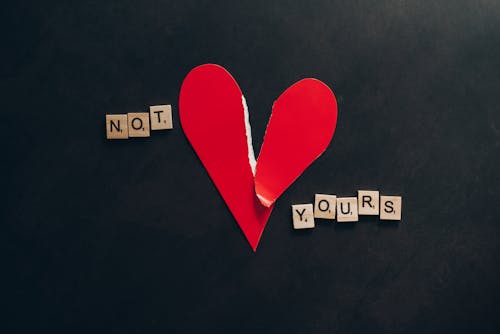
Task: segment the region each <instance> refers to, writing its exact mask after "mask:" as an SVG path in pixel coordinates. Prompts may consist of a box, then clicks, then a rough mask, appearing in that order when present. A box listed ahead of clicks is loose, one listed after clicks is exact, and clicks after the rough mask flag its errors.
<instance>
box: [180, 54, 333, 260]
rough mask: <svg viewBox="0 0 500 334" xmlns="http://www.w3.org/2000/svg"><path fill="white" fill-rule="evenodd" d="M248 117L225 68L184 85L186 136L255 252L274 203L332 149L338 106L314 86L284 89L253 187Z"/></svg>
mask: <svg viewBox="0 0 500 334" xmlns="http://www.w3.org/2000/svg"><path fill="white" fill-rule="evenodd" d="M245 109H246V105H245V104H244V98H243V94H242V93H241V90H240V88H239V86H238V84H237V83H236V81H235V80H234V78H233V77H232V76H231V74H229V72H227V71H226V70H225V69H224V68H223V67H221V66H218V65H214V64H206V65H201V66H198V67H196V68H194V69H193V70H191V72H189V74H188V75H187V76H186V78H185V79H184V82H183V83H182V87H181V91H180V97H179V113H180V120H181V124H182V128H183V130H184V133H185V134H186V137H187V138H188V140H189V141H190V143H191V145H192V146H193V148H194V150H195V152H196V153H197V154H198V157H199V158H200V160H201V162H202V163H203V165H204V166H205V168H206V170H207V172H208V174H209V175H210V177H211V178H212V181H213V182H214V183H215V185H216V187H217V189H218V190H219V192H220V193H221V195H222V197H223V198H224V201H225V202H226V204H227V206H228V207H229V209H230V210H231V212H232V214H233V216H234V217H235V219H236V221H237V222H238V224H239V226H240V228H241V229H242V231H243V233H244V234H245V236H246V238H247V240H248V242H249V243H250V245H251V247H252V249H253V250H254V251H255V250H256V248H257V245H258V243H259V240H260V237H261V235H262V232H263V231H264V228H265V226H266V223H267V220H268V218H269V215H270V214H271V211H272V203H274V201H275V200H276V199H277V198H278V197H279V196H280V195H281V194H282V193H283V192H284V191H285V189H286V188H287V187H288V186H289V185H290V184H291V183H292V182H293V181H294V180H295V179H296V178H297V177H298V176H299V175H300V174H301V173H302V172H303V171H304V170H305V168H307V166H309V165H310V164H311V163H312V162H313V161H314V160H315V159H316V158H317V157H318V156H319V155H320V154H321V153H322V152H323V151H324V150H325V149H326V147H327V146H328V143H329V142H330V140H331V138H332V136H333V132H334V130H335V124H336V120H337V104H336V101H335V96H334V95H333V93H332V92H331V90H330V89H329V88H328V87H327V86H326V85H325V84H323V83H322V82H321V81H319V80H316V79H304V80H301V81H299V82H297V83H296V84H294V85H293V86H291V87H290V88H289V89H287V90H286V91H285V92H284V93H283V94H282V95H281V96H280V97H279V98H278V100H277V101H276V102H275V104H274V106H273V112H272V116H271V120H270V121H269V125H268V128H267V130H266V135H265V139H264V143H263V145H262V150H261V156H259V159H258V162H257V166H256V171H257V172H256V175H255V182H254V173H253V170H252V166H251V164H252V162H253V163H255V161H252V160H253V159H252V158H253V148H252V147H251V137H250V136H249V137H247V132H250V131H249V130H250V129H249V128H248V129H247V125H248V126H249V124H248V122H246V120H247V121H248V115H247V114H246V110H245ZM247 130H248V131H247ZM249 135H250V133H249ZM290 155H291V156H290ZM256 191H257V194H258V196H259V198H258V197H257V196H256ZM259 199H260V201H259ZM261 201H262V202H263V203H264V204H265V206H264V205H262V203H261Z"/></svg>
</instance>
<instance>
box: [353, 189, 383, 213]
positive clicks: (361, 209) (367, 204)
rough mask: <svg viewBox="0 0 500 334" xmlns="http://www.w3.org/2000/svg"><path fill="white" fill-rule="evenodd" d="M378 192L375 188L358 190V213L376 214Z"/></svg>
mask: <svg viewBox="0 0 500 334" xmlns="http://www.w3.org/2000/svg"><path fill="white" fill-rule="evenodd" d="M379 207H380V205H379V192H378V191H376V190H358V214H359V215H367V216H378V213H379Z"/></svg>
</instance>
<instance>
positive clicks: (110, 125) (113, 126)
mask: <svg viewBox="0 0 500 334" xmlns="http://www.w3.org/2000/svg"><path fill="white" fill-rule="evenodd" d="M150 119H151V123H150ZM172 128H173V125H172V106H171V105H169V104H167V105H161V106H151V107H149V113H147V112H132V113H128V114H117V115H106V138H108V139H127V138H129V137H149V129H151V130H166V129H172Z"/></svg>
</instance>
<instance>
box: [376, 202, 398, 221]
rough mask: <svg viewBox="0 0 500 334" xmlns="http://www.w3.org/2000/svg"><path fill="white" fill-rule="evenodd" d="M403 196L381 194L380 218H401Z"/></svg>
mask: <svg viewBox="0 0 500 334" xmlns="http://www.w3.org/2000/svg"><path fill="white" fill-rule="evenodd" d="M401 204H402V198H401V196H380V219H381V220H401Z"/></svg>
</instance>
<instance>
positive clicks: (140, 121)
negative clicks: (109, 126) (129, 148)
mask: <svg viewBox="0 0 500 334" xmlns="http://www.w3.org/2000/svg"><path fill="white" fill-rule="evenodd" d="M128 135H129V137H149V113H147V112H132V113H128Z"/></svg>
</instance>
